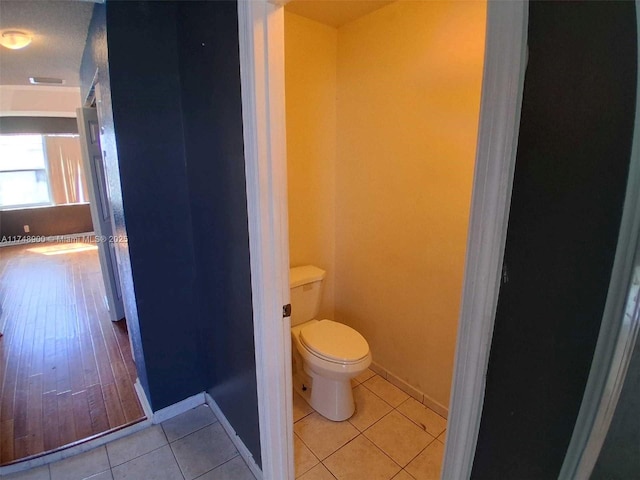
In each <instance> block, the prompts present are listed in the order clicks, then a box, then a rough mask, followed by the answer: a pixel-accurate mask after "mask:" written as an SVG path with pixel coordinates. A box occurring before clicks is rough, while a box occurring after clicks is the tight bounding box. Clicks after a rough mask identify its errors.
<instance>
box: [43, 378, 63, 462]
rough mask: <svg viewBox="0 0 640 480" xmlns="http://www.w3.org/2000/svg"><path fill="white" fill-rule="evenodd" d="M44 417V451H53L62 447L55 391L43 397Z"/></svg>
mask: <svg viewBox="0 0 640 480" xmlns="http://www.w3.org/2000/svg"><path fill="white" fill-rule="evenodd" d="M42 415H43V421H44V425H43V428H44V432H43V437H44V438H43V440H44V451H45V452H46V451H47V450H53V449H54V448H58V447H59V446H60V445H62V442H61V441H60V432H59V431H58V428H59V427H58V425H59V419H58V396H57V395H56V392H55V391H51V392H46V393H44V395H42Z"/></svg>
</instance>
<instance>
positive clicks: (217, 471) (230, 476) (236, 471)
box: [197, 456, 256, 480]
mask: <svg viewBox="0 0 640 480" xmlns="http://www.w3.org/2000/svg"><path fill="white" fill-rule="evenodd" d="M255 479H256V477H254V476H253V473H251V470H249V467H247V464H246V463H244V460H243V459H242V457H240V456H237V457H235V458H233V459H231V460H229V461H228V462H227V463H223V464H222V465H220V466H219V467H216V468H214V469H213V470H211V471H210V472H207V473H205V474H204V475H203V476H201V477H198V479H197V480H255Z"/></svg>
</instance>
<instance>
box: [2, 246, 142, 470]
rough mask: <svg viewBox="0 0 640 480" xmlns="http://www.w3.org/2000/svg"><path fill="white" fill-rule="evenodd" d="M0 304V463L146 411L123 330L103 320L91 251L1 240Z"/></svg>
mask: <svg viewBox="0 0 640 480" xmlns="http://www.w3.org/2000/svg"><path fill="white" fill-rule="evenodd" d="M43 246H52V247H55V248H59V247H60V244H56V243H52V244H44V245H43V244H39V245H37V246H36V247H43ZM71 247H73V245H71ZM0 308H1V310H0V322H4V323H5V326H4V331H3V333H4V335H3V337H0V389H1V391H0V464H7V463H9V462H13V461H15V460H16V459H19V458H23V457H24V456H26V455H34V454H35V455H38V454H41V453H44V452H45V451H49V450H52V449H57V448H60V447H61V446H64V445H68V444H71V443H75V442H78V441H81V440H82V439H83V438H86V437H87V436H92V435H95V434H100V433H103V432H107V431H110V430H112V429H116V428H119V427H121V426H123V425H125V424H126V423H128V422H132V421H136V420H140V419H142V418H144V414H143V412H142V408H141V407H140V404H139V401H138V398H137V395H136V393H135V389H134V387H133V383H134V381H135V379H136V376H137V375H136V371H135V363H134V362H133V355H132V353H131V351H130V346H129V338H128V332H127V331H126V328H123V326H124V322H121V323H112V322H111V321H110V320H109V317H108V311H107V309H106V305H105V303H104V285H103V283H102V277H101V274H100V266H99V261H98V257H97V251H85V252H81V253H77V252H76V253H72V252H71V251H70V252H65V253H63V254H60V255H44V254H42V252H38V251H37V250H35V249H34V245H20V246H13V247H2V248H0Z"/></svg>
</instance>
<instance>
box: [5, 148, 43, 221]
mask: <svg viewBox="0 0 640 480" xmlns="http://www.w3.org/2000/svg"><path fill="white" fill-rule="evenodd" d="M50 203H51V195H50V193H49V181H48V175H47V161H46V157H45V151H44V138H43V136H42V135H0V208H7V207H22V206H32V205H47V204H50Z"/></svg>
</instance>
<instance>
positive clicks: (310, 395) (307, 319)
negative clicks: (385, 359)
mask: <svg viewBox="0 0 640 480" xmlns="http://www.w3.org/2000/svg"><path fill="white" fill-rule="evenodd" d="M324 275H325V272H324V271H323V270H321V269H319V268H317V267H313V266H311V265H307V266H305V267H296V268H292V269H291V271H290V279H291V305H292V320H291V323H292V327H291V339H292V343H293V348H292V350H293V372H294V375H293V384H294V389H295V390H296V391H297V392H298V393H299V394H300V395H301V396H302V397H303V398H304V399H305V400H306V401H307V403H309V405H311V406H312V407H313V408H314V409H315V410H316V411H317V412H318V413H319V414H320V415H322V416H324V417H326V418H328V419H329V420H334V421H342V420H346V419H347V418H349V417H351V416H352V415H353V413H354V412H355V403H354V400H353V392H352V388H351V379H352V378H354V377H355V376H357V375H359V374H360V373H362V372H364V371H365V370H366V369H367V367H369V365H370V364H371V351H370V350H369V345H368V343H367V341H366V340H365V339H364V337H363V336H362V335H360V333H358V332H357V331H356V330H354V329H353V328H351V327H349V326H347V325H344V324H341V323H338V322H334V321H332V320H327V319H324V320H316V319H314V318H313V317H315V315H316V314H317V312H318V307H319V304H320V293H321V284H322V281H323V279H324ZM296 312H297V314H296Z"/></svg>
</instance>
